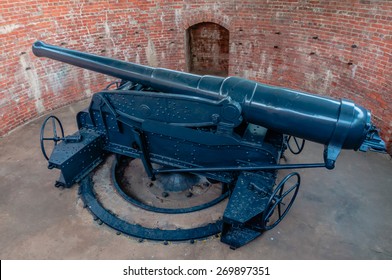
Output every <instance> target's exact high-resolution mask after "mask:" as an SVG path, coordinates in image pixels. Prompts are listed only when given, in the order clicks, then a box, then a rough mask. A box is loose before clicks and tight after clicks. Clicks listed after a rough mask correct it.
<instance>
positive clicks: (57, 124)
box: [40, 116, 64, 160]
mask: <svg viewBox="0 0 392 280" xmlns="http://www.w3.org/2000/svg"><path fill="white" fill-rule="evenodd" d="M49 120H51V124H52V130H53V137H45V128H46V125H47V124H48V122H49ZM57 127H59V128H60V131H61V137H59V136H58V135H57V131H58V129H57ZM61 140H64V129H63V125H62V124H61V122H60V120H59V119H58V118H57V117H56V116H49V117H47V118H46V119H45V120H44V122H43V123H42V126H41V133H40V144H41V151H42V154H43V155H44V157H45V158H46V159H47V160H49V157H48V155H47V153H46V150H45V145H44V141H53V142H54V145H55V146H56V145H57V143H58V142H59V141H61Z"/></svg>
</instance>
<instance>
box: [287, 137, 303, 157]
mask: <svg viewBox="0 0 392 280" xmlns="http://www.w3.org/2000/svg"><path fill="white" fill-rule="evenodd" d="M291 138H293V139H294V143H295V146H296V147H297V148H296V149H295V147H294V148H293V147H291V145H290V140H291ZM301 140H302V142H301V144H299V143H298V142H299V141H298V139H297V137H294V136H291V135H290V136H289V137H288V138H287V147H288V148H289V150H290V152H292V153H293V154H294V155H298V154H300V153H301V152H302V150H303V149H304V147H305V139H301Z"/></svg>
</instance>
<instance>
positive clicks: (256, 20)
mask: <svg viewBox="0 0 392 280" xmlns="http://www.w3.org/2000/svg"><path fill="white" fill-rule="evenodd" d="M196 3H197V4H196ZM0 11H1V16H0V61H1V63H0V86H1V90H0V117H1V123H0V135H4V134H6V133H7V132H9V131H10V130H12V129H13V128H15V127H17V126H18V125H20V124H22V123H24V122H26V121H27V120H29V119H32V118H34V117H36V116H38V115H40V114H42V113H44V112H47V111H49V110H52V109H54V108H57V107H60V106H63V105H65V104H67V103H70V102H73V101H75V100H79V99H83V98H85V97H87V96H90V95H91V94H92V93H94V92H96V91H98V90H100V89H102V88H103V87H104V86H105V84H106V83H107V82H108V81H112V80H113V78H111V77H107V76H104V75H101V74H97V73H93V72H90V71H86V70H82V69H78V68H76V67H72V66H68V65H65V64H63V63H60V62H56V61H51V60H49V59H38V58H36V57H34V55H33V54H32V53H31V45H32V43H33V42H34V41H35V40H43V41H45V42H48V43H50V44H55V45H62V46H65V47H69V48H73V49H78V50H81V51H87V52H91V53H96V54H102V55H105V56H109V57H115V58H119V59H125V60H128V61H132V62H137V63H142V64H148V65H152V66H159V67H167V68H171V69H178V70H186V69H187V58H186V55H187V54H188V51H187V44H186V30H187V29H188V28H189V27H190V26H192V25H195V24H198V23H201V22H213V23H217V24H219V25H221V26H223V27H224V28H226V29H227V30H229V38H230V39H229V75H238V76H242V77H246V78H249V79H254V80H257V81H260V82H263V83H267V84H271V85H278V86H284V87H290V88H294V89H298V90H303V91H308V92H312V93H317V94H320V95H327V96H333V97H342V98H349V99H352V100H354V101H355V102H357V103H358V104H360V105H363V106H365V107H366V108H369V109H371V110H372V113H373V119H374V120H375V122H376V124H377V125H379V127H380V128H381V129H382V135H383V138H384V139H385V140H387V142H388V143H389V151H390V152H392V137H391V134H392V1H390V0H341V1H337V0H336V1H324V0H248V1H246V0H245V1H234V0H225V1H216V0H210V1H206V0H205V1H188V0H183V1H179V0H160V1H158V0H149V1H132V0H128V1H126V0H117V1H114V0H105V1H101V0H94V1H92V0H63V1H58V0H34V1H29V0H23V1H22V0H16V1H15V0H13V1H11V0H3V1H0Z"/></svg>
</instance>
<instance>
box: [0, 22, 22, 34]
mask: <svg viewBox="0 0 392 280" xmlns="http://www.w3.org/2000/svg"><path fill="white" fill-rule="evenodd" d="M19 27H22V25H20V24H8V25H3V26H0V34H1V35H3V34H8V33H11V32H12V31H14V30H15V29H18V28H19Z"/></svg>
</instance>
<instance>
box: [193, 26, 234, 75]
mask: <svg viewBox="0 0 392 280" xmlns="http://www.w3.org/2000/svg"><path fill="white" fill-rule="evenodd" d="M187 43H188V44H187V49H188V53H187V64H188V71H189V72H191V73H195V74H200V75H217V76H227V75H228V73H229V30H227V29H226V28H224V27H223V26H221V25H219V24H216V23H213V22H201V23H198V24H195V25H192V26H191V27H189V28H188V30H187Z"/></svg>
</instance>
